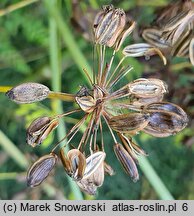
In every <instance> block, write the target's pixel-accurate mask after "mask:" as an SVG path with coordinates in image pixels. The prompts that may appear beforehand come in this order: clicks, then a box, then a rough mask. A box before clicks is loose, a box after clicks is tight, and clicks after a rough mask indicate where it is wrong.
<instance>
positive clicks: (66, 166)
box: [59, 148, 73, 176]
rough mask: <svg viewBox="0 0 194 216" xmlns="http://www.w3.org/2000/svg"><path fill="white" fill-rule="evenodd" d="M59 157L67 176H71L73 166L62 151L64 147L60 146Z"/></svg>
mask: <svg viewBox="0 0 194 216" xmlns="http://www.w3.org/2000/svg"><path fill="white" fill-rule="evenodd" d="M59 156H60V159H61V162H62V164H63V167H64V169H65V171H66V173H67V174H68V175H69V176H72V175H73V168H72V164H71V162H70V161H69V159H68V158H67V156H66V155H65V153H64V149H63V148H61V149H60V154H59Z"/></svg>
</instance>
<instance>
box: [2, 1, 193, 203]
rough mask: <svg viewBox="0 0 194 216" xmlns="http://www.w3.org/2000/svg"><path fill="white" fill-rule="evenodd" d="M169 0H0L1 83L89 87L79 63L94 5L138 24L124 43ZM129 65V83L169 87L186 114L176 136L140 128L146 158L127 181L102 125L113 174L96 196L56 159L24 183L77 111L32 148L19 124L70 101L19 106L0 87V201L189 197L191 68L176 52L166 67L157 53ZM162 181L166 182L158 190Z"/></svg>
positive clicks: (87, 54)
mask: <svg viewBox="0 0 194 216" xmlns="http://www.w3.org/2000/svg"><path fill="white" fill-rule="evenodd" d="M170 2H171V1H169V0H158V1H157V3H156V1H154V0H148V1H144V0H138V1H135V0H131V1H129V0H122V1H118V0H115V1H98V0H88V1H86V0H85V1H78V0H77V1H76V0H74V1H70V0H69V1H68V0H50V1H49V0H43V1H38V0H26V1H18V0H1V1H0V86H15V85H18V84H20V83H23V82H39V83H42V84H44V85H47V86H48V87H49V88H50V89H52V90H54V91H62V92H66V93H73V94H74V93H76V92H77V91H78V90H79V89H80V85H87V81H86V78H85V76H84V74H83V70H82V69H83V68H86V69H88V70H89V68H90V67H92V66H93V55H92V52H93V44H92V42H88V40H87V39H86V38H88V35H89V34H90V30H91V23H92V22H91V20H92V17H94V14H95V13H96V10H98V9H99V8H100V7H101V6H102V5H103V4H109V3H111V4H113V5H114V6H115V7H122V8H123V9H124V10H125V11H126V12H127V14H128V15H129V16H130V17H132V18H133V19H134V20H136V22H137V28H136V30H135V31H134V33H133V34H132V35H131V36H130V37H129V38H128V39H127V41H126V43H127V44H130V43H135V42H141V41H142V38H141V32H142V29H143V28H145V27H147V26H149V25H150V23H151V22H152V21H153V20H154V18H155V17H156V14H155V12H156V11H159V10H160V7H163V6H165V5H167V4H169V3H170ZM7 9H8V10H7ZM12 10H13V11H12ZM128 63H130V64H131V65H132V66H133V67H134V70H133V72H132V73H130V74H129V75H128V76H127V78H126V79H127V81H131V80H133V79H137V78H140V77H157V78H160V79H162V80H165V81H166V82H167V84H168V86H169V94H167V95H166V98H165V100H168V101H170V102H173V103H176V104H179V105H180V106H181V107H182V108H183V109H184V110H185V111H186V112H187V114H188V116H189V119H190V121H189V125H188V127H187V128H186V129H184V130H183V131H182V132H181V133H179V134H177V135H176V136H172V137H169V138H154V137H151V136H148V135H146V134H144V133H140V134H139V135H137V136H136V141H137V143H138V144H139V145H140V146H141V147H142V148H143V149H145V151H146V152H148V153H149V157H148V158H147V159H148V160H149V162H150V163H148V166H147V165H146V164H147V161H141V163H143V165H142V164H140V166H141V167H143V168H144V170H143V172H142V171H141V168H140V166H138V168H139V172H140V180H139V181H138V182H137V183H133V182H132V181H131V179H130V177H129V176H127V175H126V174H125V172H124V171H123V169H122V168H121V166H120V164H119V162H118V161H117V160H116V157H115V155H114V153H113V148H112V146H113V143H112V138H111V137H110V134H109V132H108V130H107V131H106V130H105V131H104V138H105V150H106V152H107V162H108V163H109V164H111V166H112V167H113V168H114V170H115V172H116V174H115V175H114V176H111V177H110V176H106V177H105V181H104V184H103V186H102V187H101V188H99V190H98V193H97V195H96V196H94V197H92V196H88V195H86V194H83V193H82V192H80V191H79V189H78V188H77V187H76V185H75V184H74V182H72V181H70V180H69V178H68V177H67V175H66V174H65V172H64V169H63V167H62V165H61V163H60V162H59V163H58V165H57V167H56V169H55V170H54V171H53V172H52V174H51V175H50V176H49V178H48V179H47V180H46V181H45V182H44V183H43V184H41V185H40V186H39V187H37V188H33V189H30V188H27V186H26V181H25V176H26V170H27V168H28V166H29V164H31V163H32V161H34V160H36V159H37V158H38V157H40V156H42V155H44V154H47V153H48V152H49V150H51V149H52V147H53V144H54V143H56V142H57V140H58V139H60V138H62V137H63V136H64V134H65V132H66V131H67V130H68V129H70V128H71V127H72V125H73V124H74V123H75V122H76V120H77V119H79V118H80V116H79V115H77V116H76V118H70V117H68V118H65V121H64V122H62V123H61V125H60V127H59V128H58V129H57V131H55V132H54V133H52V135H50V136H49V137H48V139H47V140H46V141H45V142H44V143H43V144H42V145H41V146H40V147H37V148H31V147H30V146H27V144H26V142H25V139H26V138H25V137H26V132H25V130H26V127H27V126H28V125H29V124H30V122H31V121H32V120H33V119H35V118H37V117H39V116H44V115H48V116H52V115H54V114H57V113H62V112H63V111H68V110H71V109H72V108H75V107H76V104H74V103H69V102H63V103H61V102H60V101H58V100H45V101H43V102H41V103H35V104H30V105H17V104H15V103H13V102H11V101H10V100H9V99H8V98H7V97H6V96H5V95H4V93H0V199H118V200H119V199H170V198H172V197H174V199H194V146H193V142H194V137H193V134H194V132H193V131H194V121H193V116H194V108H193V105H194V100H193V97H194V96H193V94H194V87H193V86H194V85H193V84H194V68H193V67H192V65H191V64H190V63H189V61H188V59H181V58H169V59H168V64H167V65H166V66H163V65H162V61H161V60H160V59H159V57H153V58H151V59H150V60H149V61H146V60H145V59H144V58H138V59H134V58H130V59H128ZM125 81H126V80H125ZM80 135H81V134H80ZM75 145H76V144H75ZM152 168H153V169H154V170H155V171H156V173H157V174H158V176H155V173H153V172H152ZM150 171H151V172H150ZM161 184H162V185H161ZM163 184H164V185H165V186H166V188H165V187H164V188H162V187H163V186H164V185H163ZM160 187H161V190H160Z"/></svg>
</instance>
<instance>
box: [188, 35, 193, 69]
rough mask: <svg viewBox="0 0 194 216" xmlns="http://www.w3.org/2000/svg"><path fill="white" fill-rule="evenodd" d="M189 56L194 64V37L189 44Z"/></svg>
mask: <svg viewBox="0 0 194 216" xmlns="http://www.w3.org/2000/svg"><path fill="white" fill-rule="evenodd" d="M189 58H190V61H191V64H192V65H194V38H193V39H192V40H191V42H190V45H189Z"/></svg>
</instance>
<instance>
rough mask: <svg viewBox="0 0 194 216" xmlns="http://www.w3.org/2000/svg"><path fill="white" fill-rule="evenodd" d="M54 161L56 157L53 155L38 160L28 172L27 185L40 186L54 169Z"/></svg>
mask: <svg viewBox="0 0 194 216" xmlns="http://www.w3.org/2000/svg"><path fill="white" fill-rule="evenodd" d="M56 161H57V155H56V154H54V153H51V154H49V155H45V156H43V157H41V158H39V159H38V160H37V161H36V162H35V163H33V164H32V166H31V167H30V169H29V170H28V173H27V185H28V186H30V187H35V186H38V185H40V184H41V183H42V181H44V180H45V179H46V178H47V176H48V175H49V173H50V172H51V170H52V169H53V168H54V166H55V164H56Z"/></svg>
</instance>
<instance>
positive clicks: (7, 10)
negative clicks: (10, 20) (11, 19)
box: [0, 0, 38, 17]
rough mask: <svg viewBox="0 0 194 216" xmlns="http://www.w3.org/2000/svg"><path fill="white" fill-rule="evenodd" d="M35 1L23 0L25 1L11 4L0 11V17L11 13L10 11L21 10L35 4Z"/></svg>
mask: <svg viewBox="0 0 194 216" xmlns="http://www.w3.org/2000/svg"><path fill="white" fill-rule="evenodd" d="M37 1H38V0H25V1H20V2H18V3H15V4H12V5H10V6H8V7H7V8H5V9H1V10H0V17H1V16H4V15H6V14H8V13H11V12H12V11H15V10H18V9H20V8H23V7H25V6H27V5H29V4H32V3H34V2H37Z"/></svg>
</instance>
